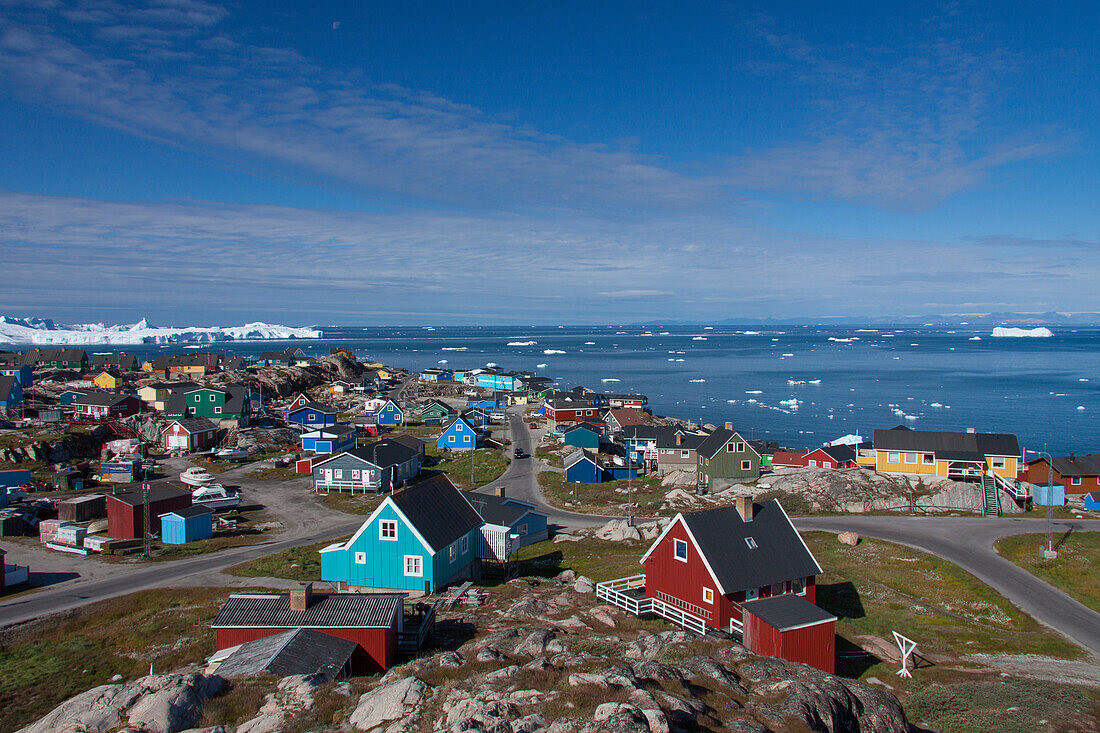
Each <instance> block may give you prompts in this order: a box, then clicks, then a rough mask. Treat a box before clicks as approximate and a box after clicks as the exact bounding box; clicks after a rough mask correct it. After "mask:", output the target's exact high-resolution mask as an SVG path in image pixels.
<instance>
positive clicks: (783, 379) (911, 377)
mask: <svg viewBox="0 0 1100 733" xmlns="http://www.w3.org/2000/svg"><path fill="white" fill-rule="evenodd" d="M975 336H977V337H980V339H981V340H971V339H972V338H973V337H975ZM532 341H533V342H535V343H533V344H530V343H527V342H532ZM285 343H288V342H262V343H256V342H253V343H244V342H233V343H225V344H214V345H213V350H218V351H228V352H231V353H234V354H256V353H259V352H260V351H264V350H269V349H280V348H283V346H284V345H285ZM290 343H294V344H296V345H298V346H300V347H302V348H303V349H304V350H305V351H306V352H308V353H311V354H318V355H320V354H327V353H328V350H329V348H331V347H334V346H341V347H344V348H348V349H350V350H351V351H353V352H354V353H356V354H357V355H359V356H362V357H369V358H371V359H376V360H378V361H383V362H386V363H389V364H392V365H394V366H403V367H407V368H409V369H414V370H419V369H424V368H427V367H435V366H446V367H451V368H460V367H461V368H473V367H478V366H485V365H486V364H497V365H499V366H500V367H501V368H504V369H515V370H530V371H534V372H537V373H539V374H541V375H545V376H549V377H552V378H554V379H555V380H557V382H558V384H559V386H561V387H562V388H568V387H572V386H575V385H578V384H583V385H585V386H587V387H589V388H591V389H596V390H604V391H612V392H640V393H643V394H646V395H648V396H649V403H650V407H651V408H652V409H653V411H654V412H656V413H658V414H661V415H669V416H676V417H682V418H686V419H691V420H695V421H702V422H709V423H715V424H721V423H724V422H733V423H734V425H735V426H736V427H737V428H738V429H739V430H741V431H743V433H744V434H747V435H749V436H752V437H756V438H766V439H770V440H776V441H779V442H780V443H782V444H783V445H786V446H790V447H795V448H804V447H812V446H818V445H820V444H821V443H823V442H826V441H829V440H832V439H834V438H837V437H839V436H842V435H846V434H849V433H859V434H861V435H865V436H868V437H869V436H870V435H871V431H873V430H874V429H875V428H890V427H893V426H894V425H898V424H904V425H907V426H909V427H911V428H913V429H916V430H965V429H966V428H969V427H972V428H975V429H977V430H979V431H982V432H1010V433H1015V434H1016V435H1017V436H1019V438H1020V443H1021V446H1022V447H1023V448H1025V449H1026V450H1027V451H1028V456H1029V457H1031V456H1032V453H1033V452H1038V451H1043V450H1049V451H1051V452H1054V453H1068V452H1070V451H1075V452H1077V453H1089V452H1098V451H1100V420H1098V419H1097V418H1098V417H1100V329H1085V328H1080V329H1076V330H1069V329H1065V330H1061V329H1055V335H1054V336H1053V337H1052V338H992V337H991V336H990V332H989V330H988V329H982V330H980V331H979V330H967V327H965V326H964V327H958V328H953V329H950V330H949V329H946V328H934V329H933V328H914V327H911V326H906V327H897V328H885V327H875V328H873V329H872V328H868V329H854V328H828V327H797V326H795V327H780V328H775V327H762V326H761V327H753V326H743V327H726V326H721V327H719V326H716V327H714V328H704V327H699V326H695V327H682V326H681V327H653V328H639V327H637V326H632V327H614V326H609V327H565V328H554V327H545V326H543V327H527V328H523V327H512V328H497V327H493V328H487V327H486V328H476V327H443V326H440V327H436V328H434V329H433V328H427V327H404V328H346V327H339V328H326V329H325V338H324V339H320V340H317V341H296V342H290ZM509 343H515V344H524V345H517V346H508V344H509ZM203 348H204V350H205V349H206V348H207V347H206V346H204V347H203ZM95 350H97V349H95V348H90V349H89V352H91V351H95ZM103 350H118V351H131V352H135V353H138V354H139V356H152V355H155V354H158V353H166V352H174V351H181V350H182V349H181V347H180V346H177V345H172V346H169V347H166V348H161V347H156V346H142V347H129V348H123V347H117V348H115V349H103ZM184 353H186V351H184ZM1081 408H1083V409H1081Z"/></svg>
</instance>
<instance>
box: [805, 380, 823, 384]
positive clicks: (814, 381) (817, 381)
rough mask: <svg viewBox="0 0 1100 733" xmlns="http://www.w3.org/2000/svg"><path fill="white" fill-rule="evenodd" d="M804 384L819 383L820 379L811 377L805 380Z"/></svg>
mask: <svg viewBox="0 0 1100 733" xmlns="http://www.w3.org/2000/svg"><path fill="white" fill-rule="evenodd" d="M806 384H821V380H820V379H811V380H809V381H808V382H806Z"/></svg>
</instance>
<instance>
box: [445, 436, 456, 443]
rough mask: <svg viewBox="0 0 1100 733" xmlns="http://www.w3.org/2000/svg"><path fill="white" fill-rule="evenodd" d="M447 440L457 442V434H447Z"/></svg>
mask: <svg viewBox="0 0 1100 733" xmlns="http://www.w3.org/2000/svg"><path fill="white" fill-rule="evenodd" d="M447 442H448V443H453V442H455V436H453V435H448V436H447Z"/></svg>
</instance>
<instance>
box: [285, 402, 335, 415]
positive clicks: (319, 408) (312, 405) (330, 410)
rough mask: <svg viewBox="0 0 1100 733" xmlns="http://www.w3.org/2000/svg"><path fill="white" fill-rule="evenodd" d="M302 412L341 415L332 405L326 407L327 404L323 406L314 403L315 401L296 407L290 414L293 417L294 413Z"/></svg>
mask: <svg viewBox="0 0 1100 733" xmlns="http://www.w3.org/2000/svg"><path fill="white" fill-rule="evenodd" d="M302 410H313V411H314V412H320V413H321V414H323V415H339V414H340V411H339V410H337V409H336V408H335V407H333V406H332V405H325V404H322V403H320V402H314V401H313V400H310V401H309V402H306V403H305V404H302V405H298V406H297V407H295V408H294V409H293V410H291V411H290V414H291V415H293V414H294V413H296V412H301V411H302Z"/></svg>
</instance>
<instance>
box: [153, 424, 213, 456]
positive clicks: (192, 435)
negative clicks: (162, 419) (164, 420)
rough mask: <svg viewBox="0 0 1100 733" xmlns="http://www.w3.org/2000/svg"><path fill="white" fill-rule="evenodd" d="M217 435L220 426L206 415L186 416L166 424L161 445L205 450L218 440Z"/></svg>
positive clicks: (161, 435)
mask: <svg viewBox="0 0 1100 733" xmlns="http://www.w3.org/2000/svg"><path fill="white" fill-rule="evenodd" d="M217 435H218V426H217V425H215V424H214V423H212V422H211V421H210V420H208V419H206V418H205V417H185V418H182V419H179V420H173V421H171V422H170V423H168V424H167V425H165V426H164V429H163V430H161V431H160V445H161V447H162V448H164V449H165V450H185V451H196V450H203V449H205V448H210V447H211V446H213V445H214V444H215V443H217V442H218V441H217Z"/></svg>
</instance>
